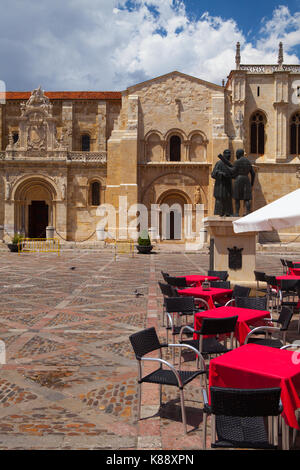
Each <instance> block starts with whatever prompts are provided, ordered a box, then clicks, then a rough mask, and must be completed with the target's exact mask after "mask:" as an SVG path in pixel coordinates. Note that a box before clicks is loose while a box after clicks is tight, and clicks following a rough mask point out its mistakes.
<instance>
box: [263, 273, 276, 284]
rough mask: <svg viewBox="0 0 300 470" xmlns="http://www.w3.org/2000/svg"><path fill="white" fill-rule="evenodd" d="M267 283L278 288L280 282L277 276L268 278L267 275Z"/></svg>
mask: <svg viewBox="0 0 300 470" xmlns="http://www.w3.org/2000/svg"><path fill="white" fill-rule="evenodd" d="M265 281H266V283H267V284H268V286H277V285H278V281H277V279H276V276H268V275H267V274H266V275H265Z"/></svg>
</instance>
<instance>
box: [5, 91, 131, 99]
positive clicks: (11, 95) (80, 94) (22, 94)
mask: <svg viewBox="0 0 300 470" xmlns="http://www.w3.org/2000/svg"><path fill="white" fill-rule="evenodd" d="M45 95H46V96H48V98H49V99H50V100H121V97H122V95H121V93H120V92H119V91H45ZM30 96H31V92H30V91H7V92H6V99H7V100H28V99H29V98H30Z"/></svg>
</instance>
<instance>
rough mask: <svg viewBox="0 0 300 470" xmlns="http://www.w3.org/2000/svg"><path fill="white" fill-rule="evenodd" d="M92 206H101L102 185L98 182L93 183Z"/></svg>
mask: <svg viewBox="0 0 300 470" xmlns="http://www.w3.org/2000/svg"><path fill="white" fill-rule="evenodd" d="M91 205H92V206H99V205H100V183H99V182H98V181H93V183H92V184H91Z"/></svg>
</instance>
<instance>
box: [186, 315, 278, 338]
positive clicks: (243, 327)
mask: <svg viewBox="0 0 300 470" xmlns="http://www.w3.org/2000/svg"><path fill="white" fill-rule="evenodd" d="M236 315H237V316H238V319H237V323H236V327H235V333H234V336H235V337H236V339H237V340H238V342H239V344H243V343H244V341H245V339H246V337H247V335H248V333H249V332H250V331H251V328H250V326H252V327H257V326H263V325H268V324H270V321H271V315H270V312H269V311H267V310H254V309H249V308H240V307H231V306H228V307H225V306H223V307H219V308H217V309H216V308H214V309H212V310H205V311H204V312H197V313H196V314H195V316H194V329H195V330H198V331H199V330H200V328H201V324H202V320H203V318H227V317H234V316H236ZM268 319H270V321H268ZM193 339H199V335H198V334H197V333H194V338H193Z"/></svg>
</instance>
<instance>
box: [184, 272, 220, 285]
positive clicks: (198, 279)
mask: <svg viewBox="0 0 300 470" xmlns="http://www.w3.org/2000/svg"><path fill="white" fill-rule="evenodd" d="M182 277H185V279H186V283H187V285H188V286H193V285H195V284H196V286H195V287H197V286H201V284H202V282H204V281H205V280H206V279H207V280H208V281H219V279H220V278H219V277H218V276H205V275H201V274H190V275H189V276H182Z"/></svg>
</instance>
